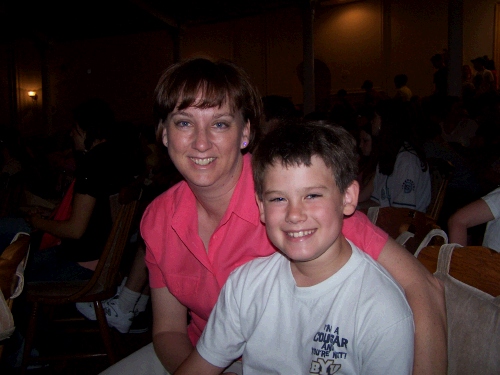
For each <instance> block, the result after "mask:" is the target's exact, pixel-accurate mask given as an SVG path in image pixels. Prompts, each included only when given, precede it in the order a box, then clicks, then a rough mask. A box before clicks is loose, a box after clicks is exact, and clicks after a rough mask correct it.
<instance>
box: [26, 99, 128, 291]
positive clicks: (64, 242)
mask: <svg viewBox="0 0 500 375" xmlns="http://www.w3.org/2000/svg"><path fill="white" fill-rule="evenodd" d="M73 115H74V120H75V125H74V127H73V129H72V131H71V137H72V138H73V142H74V148H75V151H76V152H77V153H80V154H81V155H82V156H81V157H79V158H78V160H77V167H76V171H75V180H74V183H73V184H72V185H71V186H70V191H69V192H68V193H67V194H69V196H68V197H67V198H69V199H68V200H67V201H68V203H69V202H70V205H68V206H67V207H66V209H63V208H62V207H60V210H59V220H53V219H47V218H44V217H42V216H40V215H38V214H33V215H31V216H30V217H28V221H29V222H30V224H31V227H32V228H33V229H36V230H40V231H43V232H45V233H47V234H49V235H51V236H53V237H50V238H51V239H52V241H51V240H50V239H49V240H48V242H45V239H47V237H45V238H42V243H44V244H45V243H50V244H52V245H53V246H49V247H48V248H46V249H43V250H39V251H35V252H33V259H32V260H31V261H30V263H29V268H28V269H27V270H26V277H27V280H28V281H65V280H85V279H89V278H90V277H92V274H93V271H94V269H95V267H96V266H97V262H98V260H99V257H100V255H101V252H102V250H103V248H104V245H105V243H106V240H107V238H108V235H109V232H110V230H111V224H112V223H111V209H110V206H109V196H110V195H113V194H116V193H118V192H119V190H120V188H121V187H123V186H124V185H125V184H127V183H130V182H131V181H132V176H133V171H132V170H130V168H131V167H130V165H131V163H130V160H129V159H128V158H126V157H125V155H126V154H125V152H123V151H122V150H121V148H120V147H119V146H118V145H116V144H115V143H114V142H112V141H111V137H112V136H113V132H114V129H113V121H114V116H113V113H112V111H111V109H110V108H109V107H108V105H107V103H105V102H103V101H102V100H100V99H91V100H88V101H86V102H84V103H82V104H80V106H78V107H77V108H76V109H75V110H74V112H73ZM62 211H65V212H62Z"/></svg>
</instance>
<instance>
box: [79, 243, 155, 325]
mask: <svg viewBox="0 0 500 375" xmlns="http://www.w3.org/2000/svg"><path fill="white" fill-rule="evenodd" d="M145 255H146V252H145V247H144V245H143V243H142V241H141V242H140V243H139V245H138V247H137V252H136V254H135V258H134V261H133V264H132V267H131V269H130V273H129V275H128V277H127V280H126V282H125V285H124V286H123V287H122V288H121V290H119V291H118V294H117V295H116V296H114V297H113V298H110V299H108V300H106V301H103V307H104V311H105V312H106V318H107V320H108V324H109V325H110V326H111V327H115V328H116V329H117V330H118V331H120V332H122V333H126V332H128V331H129V329H130V326H131V325H132V321H133V320H134V319H133V318H134V316H137V315H138V314H139V313H142V312H144V311H145V310H146V306H147V303H148V301H149V284H148V270H147V267H146V262H145V260H144V258H145ZM143 291H146V292H147V293H148V294H143ZM76 308H77V310H78V311H79V312H80V313H81V314H82V315H83V316H85V317H86V318H87V319H90V320H96V316H95V310H94V305H93V304H92V303H89V302H81V303H77V304H76ZM143 328H144V327H143ZM145 330H147V328H145V329H136V330H135V331H134V332H133V333H140V332H144V331H145Z"/></svg>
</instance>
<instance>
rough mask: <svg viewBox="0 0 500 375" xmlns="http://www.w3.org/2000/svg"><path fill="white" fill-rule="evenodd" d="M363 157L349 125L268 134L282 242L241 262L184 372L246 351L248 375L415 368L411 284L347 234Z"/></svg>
mask: <svg viewBox="0 0 500 375" xmlns="http://www.w3.org/2000/svg"><path fill="white" fill-rule="evenodd" d="M356 159H357V157H356V147H355V141H354V138H353V137H352V136H351V135H350V134H349V133H348V132H347V131H346V130H344V129H342V128H341V127H339V126H331V125H326V124H321V123H318V122H309V123H308V122H305V123H299V124H296V125H288V126H286V127H281V128H277V129H276V130H275V131H273V132H271V133H269V134H268V136H267V137H265V138H264V139H263V140H262V141H261V142H260V143H259V145H258V146H257V149H256V151H255V152H254V154H253V160H252V166H253V174H254V181H255V190H256V196H257V202H258V205H259V211H260V218H261V220H262V222H264V223H265V224H266V232H267V235H268V236H269V239H270V240H271V241H272V243H273V244H274V245H275V246H276V247H277V248H278V249H279V250H280V252H276V253H275V254H273V255H270V256H268V257H265V258H259V259H254V260H252V261H250V262H248V263H246V264H245V265H243V266H241V267H239V268H237V269H236V270H235V271H233V273H232V274H231V275H230V276H229V278H228V279H227V281H226V284H225V285H224V287H223V288H222V291H221V293H220V295H219V299H218V301H217V304H216V305H215V307H214V310H213V311H212V313H211V315H210V319H209V320H208V323H207V326H206V328H205V330H204V331H203V334H202V336H201V338H200V340H199V341H198V344H197V345H196V350H194V351H193V352H192V353H191V355H190V356H189V357H188V359H187V360H186V361H185V362H184V363H183V364H182V365H181V367H180V368H179V369H178V370H177V371H176V372H175V373H174V374H179V375H180V374H186V375H188V374H213V375H216V374H220V373H221V372H222V370H224V368H225V367H226V366H228V365H230V364H231V362H232V361H233V360H235V359H237V358H239V357H240V356H242V359H243V361H242V362H243V373H244V374H246V375H250V374H277V373H280V374H292V373H293V374H310V373H320V369H321V370H322V371H321V373H325V374H326V373H330V374H332V373H337V372H338V373H342V374H366V375H368V374H370V375H371V374H398V375H401V374H411V373H412V366H413V330H414V327H413V316H412V313H411V310H410V307H409V306H408V303H407V302H406V299H405V297H404V293H403V290H402V289H401V287H400V286H399V285H398V284H397V283H396V282H395V281H394V279H392V277H391V276H390V275H389V274H388V273H387V272H386V271H385V269H383V268H382V267H381V266H380V265H377V263H376V262H375V261H373V259H370V257H369V256H367V255H366V254H365V253H364V252H362V251H361V250H360V249H358V248H357V247H356V246H355V245H353V244H352V243H350V242H349V241H347V240H346V239H345V237H344V236H343V235H342V233H341V229H342V221H343V218H344V215H351V214H352V213H354V211H355V210H356V205H357V195H358V188H359V187H358V184H357V182H356V181H355V177H356V169H357V168H356ZM375 290H377V291H375ZM326 296H328V298H325V297H326ZM284 332H287V333H290V332H293V337H290V335H289V334H282V333H284ZM325 343H327V345H325ZM395 343H397V344H395ZM271 348H272V349H271ZM292 353H293V354H292ZM381 358H384V360H381Z"/></svg>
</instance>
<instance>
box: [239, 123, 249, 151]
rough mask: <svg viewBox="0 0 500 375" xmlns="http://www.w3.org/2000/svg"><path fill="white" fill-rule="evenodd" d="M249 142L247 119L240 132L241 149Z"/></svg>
mask: <svg viewBox="0 0 500 375" xmlns="http://www.w3.org/2000/svg"><path fill="white" fill-rule="evenodd" d="M249 143H250V121H247V123H246V124H245V126H244V128H243V132H242V133H241V146H240V148H241V149H244V148H246V147H247V146H248V144H249Z"/></svg>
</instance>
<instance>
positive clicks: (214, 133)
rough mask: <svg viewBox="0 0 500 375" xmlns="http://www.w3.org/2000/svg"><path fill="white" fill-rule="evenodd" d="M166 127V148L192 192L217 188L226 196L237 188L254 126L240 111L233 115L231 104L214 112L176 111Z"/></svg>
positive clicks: (167, 121) (169, 118)
mask: <svg viewBox="0 0 500 375" xmlns="http://www.w3.org/2000/svg"><path fill="white" fill-rule="evenodd" d="M200 99H201V98H199V99H197V100H196V102H199V100H200ZM164 126H165V129H164V130H163V134H162V139H163V144H164V145H165V146H166V147H168V153H169V155H170V158H171V159H172V161H173V163H174V164H175V166H176V167H177V170H178V171H179V172H180V173H181V174H182V176H183V177H184V178H185V179H186V181H187V182H188V184H189V185H190V186H191V188H192V189H193V188H211V189H212V188H213V189H216V190H217V191H220V193H221V194H222V193H224V190H230V189H232V188H233V187H234V185H236V182H237V181H238V178H239V176H240V173H241V168H242V165H243V157H242V154H241V150H242V149H243V148H245V147H246V146H247V145H248V142H249V136H250V123H249V122H245V121H244V120H243V116H242V114H241V112H240V111H236V112H233V110H232V109H231V107H230V106H229V105H228V104H227V103H225V104H223V105H222V106H221V107H212V108H197V107H194V106H191V107H188V108H185V109H183V110H179V109H178V108H177V107H176V108H175V109H174V111H172V113H170V114H169V116H168V117H167V119H166V121H165V123H164ZM220 189H222V190H220Z"/></svg>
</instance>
